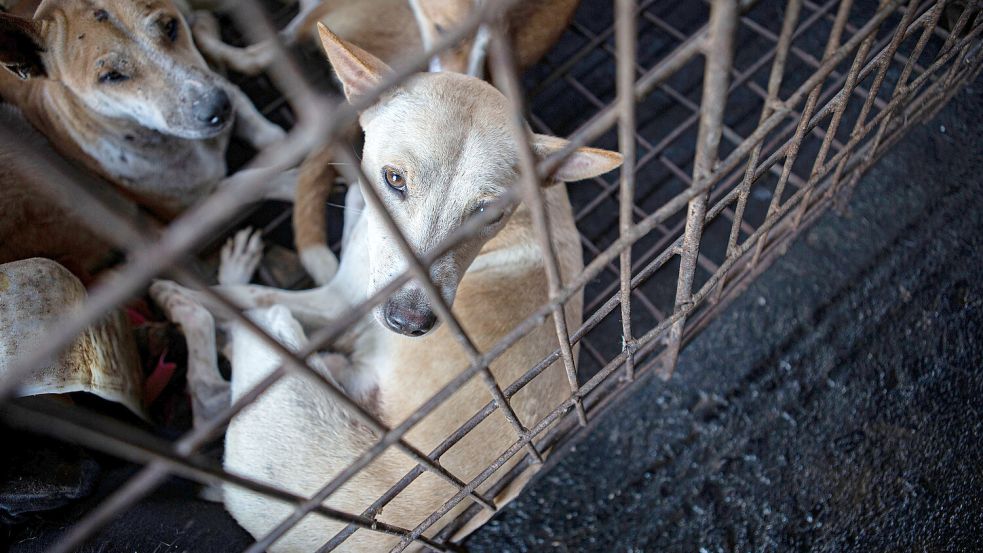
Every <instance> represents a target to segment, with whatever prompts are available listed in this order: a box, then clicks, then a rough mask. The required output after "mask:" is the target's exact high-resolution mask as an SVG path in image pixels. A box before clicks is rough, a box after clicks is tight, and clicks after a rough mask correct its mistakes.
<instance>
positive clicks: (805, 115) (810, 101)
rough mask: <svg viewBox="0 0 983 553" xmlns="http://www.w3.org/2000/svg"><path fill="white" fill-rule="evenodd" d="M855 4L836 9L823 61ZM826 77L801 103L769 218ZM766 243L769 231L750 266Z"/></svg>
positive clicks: (836, 43) (776, 206)
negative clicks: (800, 114) (800, 113)
mask: <svg viewBox="0 0 983 553" xmlns="http://www.w3.org/2000/svg"><path fill="white" fill-rule="evenodd" d="M852 6H853V0H843V1H842V2H841V3H840V7H839V9H838V10H837V11H836V19H835V20H834V21H833V28H832V29H831V30H830V32H829V39H828V40H827V41H826V49H825V51H824V52H823V63H826V62H827V61H828V60H829V59H830V58H831V57H832V55H833V53H834V52H836V50H838V49H839V46H840V37H841V36H842V34H843V28H844V27H845V26H846V22H847V19H848V17H849V15H850V8H851V7H852ZM878 25H879V23H878ZM875 34H876V33H875V32H872V33H871V35H875ZM868 38H869V37H868ZM866 40H867V39H866V38H865V39H864V41H866ZM825 80H826V79H825V78H823V79H820V80H819V81H818V82H817V83H816V86H815V87H813V89H812V91H810V92H809V97H808V98H807V99H806V103H805V105H804V106H803V107H802V116H801V118H800V119H799V125H798V126H797V127H796V129H795V134H794V135H793V136H792V139H791V141H790V142H789V146H788V149H787V150H786V152H785V164H784V165H783V166H782V176H781V177H779V178H778V184H777V185H776V186H775V191H774V192H773V193H772V196H771V202H770V203H769V205H768V213H767V215H766V216H765V220H766V221H767V220H768V219H769V218H771V217H773V216H774V215H775V213H777V212H778V209H779V208H780V207H781V203H782V194H783V193H784V192H785V185H786V183H788V178H789V175H791V174H792V166H793V165H794V164H795V160H796V158H798V156H799V148H800V147H801V146H802V141H803V140H804V139H805V136H806V130H807V128H808V127H809V120H810V119H812V114H813V112H815V110H816V104H817V103H818V101H819V95H820V93H821V92H822V88H823V82H825ZM767 243H768V233H765V234H764V235H763V236H762V237H761V239H760V240H758V244H757V247H756V248H755V250H754V256H753V257H752V258H751V265H750V268H751V269H754V267H756V266H757V265H758V261H759V260H760V259H761V253H762V252H763V251H764V249H765V246H766V245H767Z"/></svg>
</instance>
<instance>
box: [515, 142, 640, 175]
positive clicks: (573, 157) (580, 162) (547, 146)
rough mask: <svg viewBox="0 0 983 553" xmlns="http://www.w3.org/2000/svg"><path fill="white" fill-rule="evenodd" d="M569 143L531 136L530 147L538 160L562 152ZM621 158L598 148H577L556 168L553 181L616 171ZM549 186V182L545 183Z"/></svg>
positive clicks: (619, 155) (614, 153)
mask: <svg viewBox="0 0 983 553" xmlns="http://www.w3.org/2000/svg"><path fill="white" fill-rule="evenodd" d="M567 144H569V142H568V141H567V140H564V139H562V138H557V137H555V136H549V135H547V134H534V135H532V147H533V150H534V151H535V152H536V154H537V155H538V156H539V158H540V159H545V158H547V157H549V156H550V155H551V154H553V153H556V152H559V151H560V150H562V149H563V148H564V147H565V146H566V145H567ZM622 161H623V158H622V157H621V154H619V153H618V152H612V151H610V150H602V149H600V148H577V149H576V150H574V151H573V153H572V154H570V155H569V156H567V158H566V159H565V160H563V163H561V164H560V166H559V167H557V168H556V172H554V173H553V179H555V180H556V181H563V182H574V181H578V180H584V179H590V178H593V177H596V176H598V175H603V174H604V173H607V172H608V171H612V170H614V169H617V168H618V167H619V166H620V165H621V162H622ZM546 184H547V185H548V184H549V181H547V183H546Z"/></svg>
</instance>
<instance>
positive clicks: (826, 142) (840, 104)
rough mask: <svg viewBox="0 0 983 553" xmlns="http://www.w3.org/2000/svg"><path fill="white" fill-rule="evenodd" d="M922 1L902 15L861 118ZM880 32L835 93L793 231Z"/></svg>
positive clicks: (860, 50)
mask: <svg viewBox="0 0 983 553" xmlns="http://www.w3.org/2000/svg"><path fill="white" fill-rule="evenodd" d="M918 2H919V0H909V2H908V9H907V10H906V11H905V12H904V15H902V17H901V23H900V24H899V25H898V28H897V29H896V30H895V32H894V36H893V37H892V38H891V42H890V44H888V47H887V54H886V55H885V56H884V57H883V58H881V59H882V60H883V61H882V62H881V65H880V68H879V70H878V72H877V75H875V77H874V82H873V83H872V84H871V87H870V90H869V91H868V93H867V94H868V96H867V98H866V99H865V100H864V105H863V108H861V111H860V117H859V118H858V119H857V121H858V122H862V121H864V120H866V118H867V117H866V116H867V114H868V113H869V111H870V109H871V107H872V106H873V105H874V99H876V98H877V93H878V91H879V89H880V85H881V82H883V79H884V77H883V75H885V74H887V68H888V67H890V65H891V60H892V58H893V56H894V53H895V52H896V51H897V49H898V46H900V45H901V41H902V39H903V38H904V36H905V30H906V29H907V28H908V25H910V24H911V21H912V19H914V17H915V9H916V8H917V7H918ZM887 3H888V0H881V4H880V6H879V9H880V8H883V7H884V6H886V5H887ZM876 36H877V32H876V31H875V32H874V33H871V35H870V36H868V37H867V38H866V39H864V41H863V42H861V43H860V47H859V48H858V49H857V54H856V55H855V56H854V58H853V64H852V65H851V66H850V71H849V72H848V73H847V79H846V82H845V83H844V84H843V90H842V93H840V94H838V95H837V96H835V97H834V98H833V100H832V101H834V102H836V107H835V109H834V110H833V115H832V117H831V118H830V121H829V126H828V127H827V128H826V137H825V138H824V139H823V142H822V144H821V145H820V147H819V153H818V154H816V159H815V160H814V161H813V164H812V170H811V171H810V173H809V180H808V182H806V193H805V196H803V198H802V202H801V203H799V207H798V209H797V210H796V212H795V215H794V216H793V217H792V232H794V231H795V230H796V229H798V228H799V225H800V224H801V223H802V217H803V216H804V215H805V213H806V211H807V210H808V209H809V205H810V204H811V203H812V195H813V194H814V193H815V191H816V188H817V187H818V186H819V176H820V171H821V169H822V167H823V165H824V164H825V163H826V156H827V155H828V154H829V147H830V143H831V142H832V140H833V138H835V137H836V133H837V131H838V130H839V126H840V121H841V120H842V118H843V114H844V113H845V112H846V106H847V103H849V100H850V96H851V93H852V90H853V87H854V86H856V84H857V81H858V75H859V74H860V70H861V68H862V67H863V66H864V62H865V61H866V59H867V54H868V53H870V48H871V46H872V45H873V44H874V39H875V38H876ZM848 157H849V156H848V155H844V156H843V159H846V158H848Z"/></svg>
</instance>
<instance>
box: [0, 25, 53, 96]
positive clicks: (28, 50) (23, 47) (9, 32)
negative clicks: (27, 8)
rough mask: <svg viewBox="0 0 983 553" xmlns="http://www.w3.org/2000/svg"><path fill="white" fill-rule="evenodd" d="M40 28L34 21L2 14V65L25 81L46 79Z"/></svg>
mask: <svg viewBox="0 0 983 553" xmlns="http://www.w3.org/2000/svg"><path fill="white" fill-rule="evenodd" d="M43 44H44V41H43V39H42V38H41V29H40V26H39V25H38V24H37V23H35V22H34V21H31V20H28V19H22V18H20V17H16V16H13V15H9V14H6V13H0V64H2V65H3V66H4V68H6V69H7V70H8V71H10V72H11V73H13V74H14V75H17V76H18V77H20V78H21V79H23V80H27V79H29V78H31V77H44V76H46V75H47V74H48V72H47V71H46V70H45V68H44V60H42V59H41V53H42V52H44V46H43Z"/></svg>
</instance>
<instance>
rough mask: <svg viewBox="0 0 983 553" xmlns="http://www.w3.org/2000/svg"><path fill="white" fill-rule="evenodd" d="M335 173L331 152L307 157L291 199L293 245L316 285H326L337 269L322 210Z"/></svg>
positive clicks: (301, 167)
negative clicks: (292, 199)
mask: <svg viewBox="0 0 983 553" xmlns="http://www.w3.org/2000/svg"><path fill="white" fill-rule="evenodd" d="M335 176H336V173H335V170H334V167H333V166H332V165H331V149H330V148H327V147H326V148H324V149H322V150H320V151H318V152H315V153H314V154H312V155H310V156H308V158H307V159H305V160H304V163H302V164H301V166H300V171H299V174H298V176H297V190H296V195H295V197H294V208H293V228H294V245H295V246H296V247H297V253H298V254H299V255H300V262H301V264H303V266H304V269H306V270H307V272H308V274H310V275H311V278H313V279H314V282H316V283H317V284H325V283H326V282H328V281H329V280H331V277H333V276H334V273H335V271H336V270H337V269H338V260H337V258H336V257H335V256H334V254H333V253H331V250H330V249H329V248H328V233H327V222H326V221H325V213H324V208H325V205H327V202H328V196H330V194H331V188H332V185H333V184H334V179H335Z"/></svg>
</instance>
